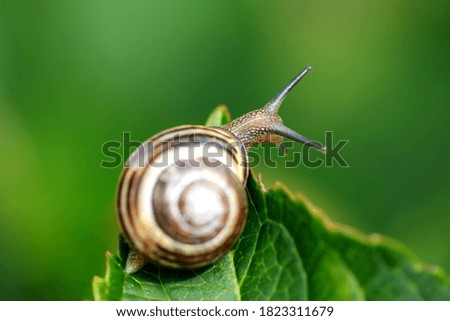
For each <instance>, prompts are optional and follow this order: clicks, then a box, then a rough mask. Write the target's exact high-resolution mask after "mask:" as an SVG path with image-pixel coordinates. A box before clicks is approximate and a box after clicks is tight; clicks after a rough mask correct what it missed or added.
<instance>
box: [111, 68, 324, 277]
mask: <svg viewBox="0 0 450 321" xmlns="http://www.w3.org/2000/svg"><path fill="white" fill-rule="evenodd" d="M309 70H310V67H307V68H306V69H305V70H304V71H303V72H302V73H300V74H299V75H298V76H297V77H295V78H294V79H293V80H292V81H291V82H290V83H289V84H288V85H287V86H286V87H285V88H284V89H283V90H282V91H281V92H280V93H279V94H278V95H276V96H275V98H273V99H272V100H271V101H270V102H269V103H268V104H266V105H265V106H264V107H263V108H261V109H258V110H256V111H253V112H250V113H247V114H245V115H243V116H241V117H239V118H237V119H236V120H234V121H232V122H231V123H230V124H228V125H227V126H224V127H207V126H193V125H186V126H179V127H175V128H171V129H168V130H165V131H163V132H161V133H159V134H156V135H155V136H153V137H151V138H150V139H148V140H147V141H146V142H144V143H143V144H141V145H140V146H139V147H138V148H137V149H136V150H135V151H134V152H133V153H132V154H131V156H130V157H129V159H128V160H127V162H126V165H125V167H124V169H123V171H122V174H121V177H120V181H119V188H118V194H117V212H118V218H119V222H120V226H121V229H122V232H123V234H124V236H125V238H126V240H127V242H128V243H129V245H130V247H131V249H132V250H131V252H130V254H129V257H128V260H127V264H126V271H127V272H128V273H133V272H136V271H138V270H139V269H140V268H141V267H142V266H143V265H144V264H145V263H146V262H151V263H154V264H158V265H161V266H166V267H171V268H198V267H202V266H205V265H208V264H211V263H213V262H215V261H217V260H218V259H219V258H221V257H222V256H223V255H225V254H226V253H227V252H228V251H229V250H230V249H231V248H232V247H233V245H234V244H235V243H236V242H237V240H238V239H239V236H240V235H241V234H242V232H243V229H244V226H245V223H246V221H247V213H248V204H247V195H246V192H245V185H246V182H247V177H248V173H249V167H248V155H247V149H248V148H250V147H251V146H253V145H255V144H258V143H269V142H275V143H281V141H282V139H283V137H288V138H290V139H293V140H296V141H298V142H301V143H303V144H305V145H308V146H311V147H314V148H317V149H319V150H321V151H325V147H323V146H322V145H320V144H317V143H315V142H312V141H310V140H308V139H306V138H304V137H303V136H301V135H299V134H298V133H296V132H294V131H293V130H291V129H289V128H287V127H285V126H284V125H283V124H282V121H281V118H280V117H279V116H278V114H277V113H278V109H279V107H280V105H281V103H282V102H283V100H284V98H285V97H286V95H287V93H288V92H289V91H290V90H291V89H292V88H293V87H294V86H295V85H296V84H297V83H298V82H299V81H300V79H302V78H303V76H304V75H305V74H306V73H307V72H308V71H309Z"/></svg>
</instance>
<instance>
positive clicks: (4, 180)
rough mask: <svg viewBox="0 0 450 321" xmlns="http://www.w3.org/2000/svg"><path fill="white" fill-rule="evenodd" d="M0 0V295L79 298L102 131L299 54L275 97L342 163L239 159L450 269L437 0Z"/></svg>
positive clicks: (158, 123) (136, 129) (109, 188)
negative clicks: (307, 70) (331, 144)
mask: <svg viewBox="0 0 450 321" xmlns="http://www.w3.org/2000/svg"><path fill="white" fill-rule="evenodd" d="M0 3H1V4H0V137H1V138H0V151H1V158H0V159H1V166H0V254H1V259H0V299H16V300H17V299H19V300H23V299H37V300H46V299H55V300H59V299H67V300H80V299H91V298H92V296H91V279H92V277H93V275H96V274H98V275H103V274H104V264H105V262H104V261H105V260H104V254H105V251H107V250H109V251H113V252H114V251H116V248H117V246H116V239H117V234H118V230H119V229H118V225H117V222H116V216H115V211H114V197H115V189H116V183H117V178H118V175H119V173H120V170H121V169H120V168H115V169H104V168H101V167H100V162H101V161H102V159H104V157H103V156H102V153H101V147H102V144H103V143H104V142H106V141H108V140H120V139H121V137H122V132H124V131H129V132H131V133H132V138H133V139H136V140H141V141H142V140H144V139H146V138H148V137H149V136H151V135H153V134H154V133H156V132H158V131H161V130H163V129H165V128H168V127H171V126H176V125H180V124H188V123H190V124H202V123H203V122H204V121H205V119H206V117H207V116H208V114H209V112H210V111H211V110H212V109H213V108H214V107H215V106H216V105H218V104H221V103H224V104H227V105H228V106H229V107H230V109H231V113H232V115H233V116H234V117H235V116H238V115H241V114H243V113H244V112H247V111H249V110H251V109H253V108H256V107H259V106H261V105H263V104H264V103H265V102H266V101H268V100H269V99H270V98H272V96H273V95H274V94H275V93H276V92H277V91H278V90H279V89H281V86H282V85H284V84H285V83H286V82H287V81H288V80H290V79H291V78H292V77H293V76H294V75H295V74H296V73H297V72H298V71H300V70H301V69H303V68H304V67H305V66H306V65H312V66H313V67H314V69H313V72H312V73H311V74H310V75H308V76H307V78H306V79H305V80H304V81H303V82H302V83H301V84H300V86H299V87H298V88H296V89H295V90H294V91H293V92H292V93H291V94H290V96H289V97H288V99H287V100H286V102H285V104H284V106H283V108H282V109H281V113H280V114H281V116H282V117H284V119H285V123H286V124H287V125H288V126H289V127H291V128H293V129H296V130H298V131H299V132H301V133H302V134H304V135H305V136H307V137H309V138H312V139H315V140H318V141H324V132H325V131H326V130H331V131H333V132H334V137H335V139H336V140H338V139H348V140H350V142H349V143H348V144H347V146H346V147H345V148H344V149H343V150H342V156H343V157H344V158H345V159H346V161H347V162H348V163H349V165H350V167H349V168H340V167H337V166H335V167H333V168H325V167H321V168H318V169H307V168H305V167H299V168H295V169H283V168H276V169H275V168H265V167H264V166H258V167H257V168H256V172H257V173H262V175H263V180H264V182H265V183H266V185H270V184H272V183H273V182H275V181H277V180H280V181H283V182H284V183H285V184H286V185H288V186H289V188H290V189H291V190H293V191H299V192H301V193H303V194H304V195H306V196H307V197H308V198H310V199H311V200H312V201H313V203H314V204H315V205H316V206H317V207H319V208H321V209H323V210H324V211H325V212H326V213H327V214H328V216H330V217H331V219H332V220H334V221H337V222H341V223H344V224H348V225H351V226H353V227H355V228H357V229H360V230H362V231H364V232H366V233H372V232H376V233H382V234H385V235H387V236H390V237H393V238H395V239H397V240H399V241H401V242H403V243H404V244H406V245H407V246H408V247H409V248H411V250H412V251H413V252H415V253H416V254H417V255H418V257H419V258H420V259H421V260H422V261H424V262H427V263H430V264H437V265H441V266H442V267H444V269H445V270H446V271H447V272H448V271H450V251H449V244H450V235H449V231H450V220H449V210H450V184H449V182H450V168H449V158H450V149H449V143H448V139H449V127H450V126H449V121H450V19H449V17H450V5H449V1H426V2H425V1H410V0H408V1H407V0H395V1H392V0H384V1H359V0H347V1H331V0H328V1H325V0H323V1H264V2H262V1H258V2H257V1H206V0H205V1H181V0H180V1H116V0H114V1H111V0H108V1H106V0H104V1H98V0H89V1H88V0H83V1H1V2H0ZM126 154H128V152H126ZM318 155H319V154H316V156H318Z"/></svg>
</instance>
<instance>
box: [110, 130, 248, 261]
mask: <svg viewBox="0 0 450 321" xmlns="http://www.w3.org/2000/svg"><path fill="white" fill-rule="evenodd" d="M247 176H248V167H247V152H246V149H245V147H244V146H243V145H242V144H241V143H240V142H239V140H238V139H237V138H236V137H235V136H234V135H233V134H232V133H231V132H229V131H228V130H226V129H223V128H212V127H204V126H181V127H176V128H172V129H169V130H167V131H164V132H162V133H160V134H157V135H156V136H154V137H152V138H150V139H149V140H148V141H147V142H145V143H144V144H142V145H141V146H140V147H139V148H138V149H137V150H136V151H135V152H134V153H133V154H132V155H131V156H130V158H129V159H128V161H127V164H126V167H125V168H124V170H123V172H122V176H121V179H120V183H119V190H118V203H117V207H118V215H119V221H120V224H121V228H122V231H123V233H124V235H125V237H126V239H127V240H128V242H129V244H130V245H131V247H132V248H133V249H134V250H136V251H137V252H138V253H140V254H142V255H144V256H145V258H146V259H147V260H149V261H151V262H153V263H156V264H159V265H164V266H168V267H173V268H195V267H201V266H204V265H207V264H210V263H212V262H214V261H216V260H217V259H219V258H220V257H222V256H223V255H224V254H225V253H227V252H228V251H229V250H230V249H231V247H232V246H233V245H234V244H235V243H236V241H237V240H238V238H239V236H240V235H241V233H242V230H243V228H244V225H245V222H246V220H247V196H246V192H245V188H244V186H245V183H246V180H247Z"/></svg>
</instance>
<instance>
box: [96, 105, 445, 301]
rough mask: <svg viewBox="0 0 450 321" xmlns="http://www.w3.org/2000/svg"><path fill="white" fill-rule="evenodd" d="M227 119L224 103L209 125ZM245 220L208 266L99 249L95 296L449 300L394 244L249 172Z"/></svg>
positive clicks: (430, 274)
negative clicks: (128, 268)
mask: <svg viewBox="0 0 450 321" xmlns="http://www.w3.org/2000/svg"><path fill="white" fill-rule="evenodd" d="M229 121H230V116H229V112H228V110H227V109H226V107H224V106H219V107H218V108H216V109H215V110H214V111H213V113H212V114H211V116H210V117H209V118H208V121H207V124H208V125H209V126H220V125H223V124H225V123H228V122H229ZM247 194H248V203H249V218H248V221H247V225H246V227H245V230H244V233H243V235H242V236H241V238H240V240H239V241H238V243H237V244H236V245H235V247H234V248H233V250H232V251H231V252H230V253H229V254H227V255H226V256H225V257H223V258H222V259H221V260H219V261H218V262H216V263H215V264H213V265H211V266H209V267H206V268H202V269H195V270H187V271H179V270H176V271H174V270H169V269H165V268H161V267H158V266H154V265H150V264H148V265H147V266H146V267H145V268H144V269H143V270H141V271H139V272H138V273H135V274H131V275H130V274H127V273H125V272H124V264H125V260H126V257H127V255H128V252H129V248H128V245H127V244H126V242H125V241H124V239H123V237H120V239H119V254H118V255H112V254H107V268H106V275H105V277H104V278H100V277H95V278H94V281H93V292H94V298H95V299H96V300H450V282H449V278H448V277H447V276H446V275H445V273H444V272H443V271H442V270H441V269H439V268H436V267H429V266H426V265H424V264H421V263H420V262H419V261H418V259H417V258H416V257H415V256H414V255H413V254H412V253H410V251H409V250H408V249H406V248H405V247H404V246H402V245H401V244H399V243H397V242H395V241H393V240H390V239H388V238H385V237H382V236H380V235H364V234H362V233H360V232H358V231H355V230H353V229H351V228H349V227H346V226H341V225H338V224H335V223H333V222H331V221H330V220H329V219H328V218H327V217H326V216H325V215H323V214H322V213H320V212H319V211H318V210H316V209H315V208H314V206H312V204H310V203H309V202H308V201H307V200H306V199H305V198H304V197H302V196H300V195H292V194H291V193H290V192H289V191H288V190H287V189H286V188H285V187H284V186H283V185H281V184H276V185H275V186H274V187H272V188H271V189H269V190H268V191H265V190H264V188H263V187H262V184H261V183H260V182H258V181H257V180H256V179H255V177H254V175H253V174H252V173H251V174H250V176H249V179H248V182H247Z"/></svg>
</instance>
